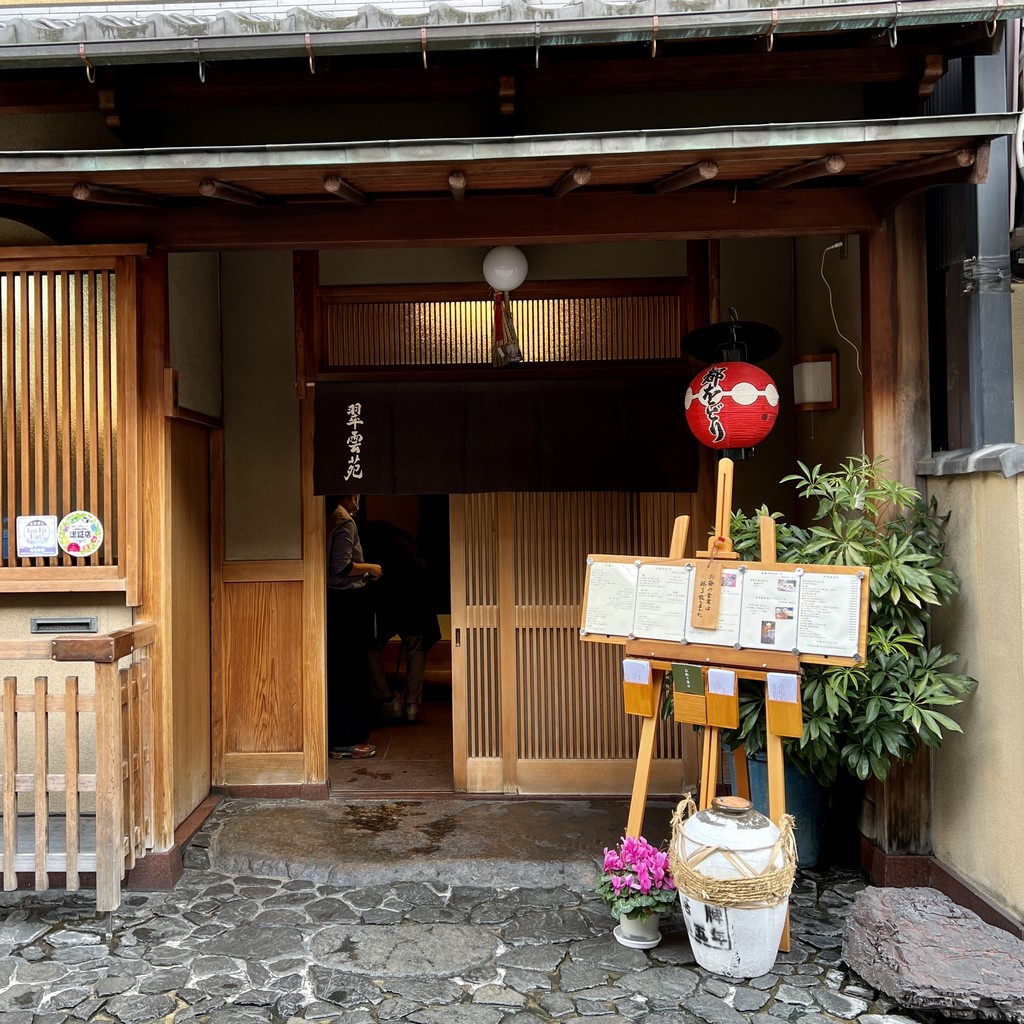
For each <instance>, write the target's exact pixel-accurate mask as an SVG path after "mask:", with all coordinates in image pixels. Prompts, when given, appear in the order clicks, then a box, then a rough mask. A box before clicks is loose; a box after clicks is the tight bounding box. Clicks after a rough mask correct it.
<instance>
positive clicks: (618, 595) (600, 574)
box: [583, 562, 639, 636]
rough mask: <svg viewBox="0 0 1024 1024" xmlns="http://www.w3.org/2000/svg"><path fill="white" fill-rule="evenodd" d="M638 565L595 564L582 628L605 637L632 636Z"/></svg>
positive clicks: (591, 571)
mask: <svg viewBox="0 0 1024 1024" xmlns="http://www.w3.org/2000/svg"><path fill="white" fill-rule="evenodd" d="M638 568H639V567H638V566H637V565H636V564H635V563H633V562H594V563H592V564H591V566H590V586H589V587H588V588H587V611H586V617H585V619H584V622H583V629H584V631H585V632H587V633H598V634H601V635H603V636H629V634H630V633H631V632H632V629H633V609H634V606H635V605H636V581H637V570H638Z"/></svg>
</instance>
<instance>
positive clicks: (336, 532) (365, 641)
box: [327, 509, 373, 747]
mask: <svg viewBox="0 0 1024 1024" xmlns="http://www.w3.org/2000/svg"><path fill="white" fill-rule="evenodd" d="M362 561H363V551H362V547H361V546H360V543H359V531H358V530H357V529H356V524H355V521H354V520H353V519H352V517H351V516H350V515H349V514H348V512H346V511H345V510H344V509H338V510H337V511H335V513H334V514H333V515H332V516H331V518H330V520H329V522H328V538H327V584H328V585H327V738H328V743H329V745H330V746H331V747H339V746H341V747H350V746H354V745H355V744H358V743H365V742H366V740H367V738H368V737H369V735H370V724H371V722H372V721H373V708H372V703H371V700H370V663H369V660H368V657H367V652H368V651H369V648H370V644H371V643H372V641H373V608H372V606H371V603H370V592H369V589H368V588H367V586H366V581H365V580H364V579H363V577H362V576H350V575H347V574H348V573H349V572H350V570H351V568H352V563H353V562H362Z"/></svg>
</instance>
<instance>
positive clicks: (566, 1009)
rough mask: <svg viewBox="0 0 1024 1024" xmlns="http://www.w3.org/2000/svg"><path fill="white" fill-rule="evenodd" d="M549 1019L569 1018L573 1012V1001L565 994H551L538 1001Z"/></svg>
mask: <svg viewBox="0 0 1024 1024" xmlns="http://www.w3.org/2000/svg"><path fill="white" fill-rule="evenodd" d="M537 1002H538V1004H539V1005H540V1008H541V1009H542V1010H543V1011H544V1012H545V1013H546V1014H547V1015H548V1016H549V1017H567V1016H568V1015H569V1014H570V1013H572V1012H573V1009H574V1008H575V1007H574V1004H573V1001H572V1000H571V999H570V998H569V997H568V996H567V995H565V993H564V992H549V993H547V994H546V995H543V996H541V997H540V999H538V1000H537Z"/></svg>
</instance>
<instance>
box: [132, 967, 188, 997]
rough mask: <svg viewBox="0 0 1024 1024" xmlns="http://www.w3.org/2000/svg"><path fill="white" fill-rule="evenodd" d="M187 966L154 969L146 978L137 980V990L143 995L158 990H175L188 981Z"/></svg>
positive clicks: (151, 993)
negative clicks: (161, 969)
mask: <svg viewBox="0 0 1024 1024" xmlns="http://www.w3.org/2000/svg"><path fill="white" fill-rule="evenodd" d="M188 977H189V971H188V968H187V967H175V968H173V969H171V970H169V971H154V972H153V973H152V974H151V975H150V976H149V977H148V978H142V979H140V980H139V991H140V992H142V993H143V994H145V995H153V994H155V993H158V992H176V991H177V990H178V989H179V988H182V987H184V985H185V984H186V983H187V982H188Z"/></svg>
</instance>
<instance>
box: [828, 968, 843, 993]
mask: <svg viewBox="0 0 1024 1024" xmlns="http://www.w3.org/2000/svg"><path fill="white" fill-rule="evenodd" d="M845 980H846V973H845V972H844V971H840V970H838V969H837V968H835V967H831V968H829V970H827V971H826V972H825V984H826V985H828V987H829V988H830V989H832V990H833V991H835V992H838V991H839V990H840V989H841V988H842V987H843V982H844V981H845Z"/></svg>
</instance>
